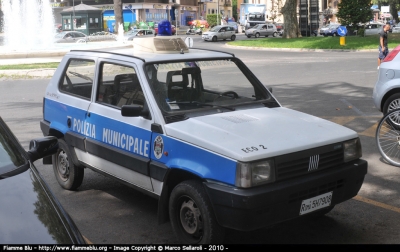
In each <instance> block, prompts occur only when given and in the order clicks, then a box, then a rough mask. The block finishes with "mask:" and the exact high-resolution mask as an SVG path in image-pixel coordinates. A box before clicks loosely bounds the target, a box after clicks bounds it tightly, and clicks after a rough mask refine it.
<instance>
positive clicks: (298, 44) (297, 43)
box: [227, 33, 400, 50]
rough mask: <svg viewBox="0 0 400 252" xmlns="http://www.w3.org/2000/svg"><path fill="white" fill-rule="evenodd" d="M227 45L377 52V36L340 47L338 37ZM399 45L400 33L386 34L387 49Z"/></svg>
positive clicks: (349, 40)
mask: <svg viewBox="0 0 400 252" xmlns="http://www.w3.org/2000/svg"><path fill="white" fill-rule="evenodd" d="M227 44H229V45H235V46H249V47H264V48H299V49H348V50H365V49H376V50H378V45H379V35H369V36H365V37H359V36H350V37H345V45H344V46H341V45H340V38H339V37H302V38H292V39H281V38H278V39H277V38H258V39H256V38H253V37H252V38H249V39H247V40H240V41H232V42H228V43H227ZM399 44H400V33H389V34H388V47H389V49H393V48H395V47H396V46H397V45H399Z"/></svg>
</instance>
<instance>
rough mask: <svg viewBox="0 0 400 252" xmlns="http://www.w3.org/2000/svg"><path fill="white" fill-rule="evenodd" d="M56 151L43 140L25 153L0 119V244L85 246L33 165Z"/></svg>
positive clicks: (52, 143)
mask: <svg viewBox="0 0 400 252" xmlns="http://www.w3.org/2000/svg"><path fill="white" fill-rule="evenodd" d="M57 149H58V142H57V138H56V137H42V138H37V139H34V140H32V141H31V142H30V147H29V151H28V152H26V151H25V150H24V149H23V147H22V146H21V145H20V143H19V142H18V140H17V138H16V137H15V136H14V134H13V133H12V132H11V130H10V129H9V128H8V126H7V125H6V123H5V122H4V121H3V119H2V118H1V117H0V219H1V225H0V244H85V240H84V239H83V236H82V235H81V233H80V232H79V230H78V229H77V227H76V225H75V224H74V222H73V221H72V219H71V218H70V217H69V215H68V214H67V213H66V212H65V210H64V209H63V208H62V206H61V204H60V203H59V202H58V200H57V199H56V198H55V196H54V195H53V193H52V192H51V190H50V188H49V187H48V186H47V184H46V182H45V181H44V180H43V178H42V176H41V175H40V173H39V171H38V170H37V169H36V167H35V166H34V164H33V162H34V161H35V160H38V159H40V158H43V157H45V156H49V155H52V154H54V153H56V152H57Z"/></svg>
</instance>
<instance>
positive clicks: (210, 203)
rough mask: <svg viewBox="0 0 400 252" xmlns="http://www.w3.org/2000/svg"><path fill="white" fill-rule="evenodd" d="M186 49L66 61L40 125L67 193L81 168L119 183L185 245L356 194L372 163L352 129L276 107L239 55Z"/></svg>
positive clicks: (169, 41)
mask: <svg viewBox="0 0 400 252" xmlns="http://www.w3.org/2000/svg"><path fill="white" fill-rule="evenodd" d="M223 27H230V26H223ZM223 27H217V29H216V30H215V32H219V29H222V28H223ZM230 28H231V29H232V34H233V35H235V34H234V30H233V28H232V27H230ZM187 42H188V44H189V45H187V44H185V42H184V41H183V40H182V38H181V37H177V36H171V37H167V36H160V37H152V38H151V37H148V38H142V39H134V40H133V43H134V46H133V48H131V49H126V48H125V49H120V50H113V51H109V50H106V51H93V50H92V51H91V50H87V51H86V50H85V51H82V50H79V51H74V50H72V51H70V52H68V53H67V54H65V56H64V57H63V59H62V60H61V62H60V64H59V65H58V69H57V70H56V71H55V74H54V75H53V76H52V79H51V80H50V81H49V84H48V86H47V88H46V91H44V92H43V94H44V98H43V119H42V120H41V121H40V128H41V129H42V132H43V134H44V135H45V136H48V135H55V136H58V137H59V150H58V151H57V153H56V154H55V155H53V159H52V163H53V170H54V174H55V176H56V179H57V181H58V183H59V184H60V186H61V187H62V188H64V189H66V190H75V189H77V188H79V186H80V185H81V184H82V182H83V181H84V180H83V177H84V170H85V168H90V169H92V170H94V171H96V172H99V173H101V174H103V175H105V176H108V177H110V178H113V179H116V180H118V181H120V182H122V183H123V184H125V185H128V186H130V187H132V188H135V189H137V190H138V191H140V192H142V193H144V194H146V195H149V196H150V197H153V198H154V199H156V200H157V201H158V207H157V209H158V211H157V213H158V217H156V216H155V217H154V218H157V219H158V223H160V224H161V223H165V222H167V221H170V222H171V225H172V231H173V232H174V233H175V235H176V237H177V238H178V239H179V243H184V244H195V243H200V244H222V243H223V241H224V234H225V229H227V228H231V229H235V230H239V231H253V230H257V229H260V228H264V227H268V226H271V225H280V224H281V223H282V222H284V221H289V220H293V219H296V218H306V217H307V216H308V217H309V218H311V217H312V216H314V217H316V216H321V215H324V214H326V213H328V212H330V211H331V210H333V209H334V207H335V205H337V204H340V203H342V202H345V201H347V200H350V199H351V198H353V197H354V196H356V195H357V193H358V191H359V190H360V188H361V186H362V184H363V181H364V177H365V175H366V174H367V168H368V163H367V161H365V160H363V159H361V156H362V150H361V142H360V139H359V137H358V134H357V133H356V132H355V131H353V130H351V129H349V128H346V127H343V126H341V125H338V124H335V123H333V122H330V121H328V120H325V119H322V118H317V117H315V116H312V115H307V114H305V113H300V112H298V111H295V110H292V109H289V108H284V107H282V106H281V104H280V103H279V102H278V100H276V98H275V97H274V96H273V95H272V93H271V91H270V90H269V89H268V88H267V87H266V86H264V84H263V83H262V81H261V80H260V79H258V78H257V76H256V75H255V74H254V73H253V72H252V71H251V70H250V69H249V67H248V66H246V64H245V63H244V62H243V61H242V60H240V59H239V58H237V57H236V56H235V55H234V54H232V53H226V52H222V51H215V50H208V49H195V48H189V47H190V44H191V43H190V39H188V40H187ZM192 42H193V41H192ZM66 162H67V163H68V164H69V166H68V167H66V166H65V163H66ZM82 193H83V192H77V193H74V197H80V194H82ZM137 203H138V204H140V202H137ZM94 214H95V213H94ZM110 214H113V213H110ZM104 218H106V216H105V217H104ZM304 225H305V226H306V225H307V223H306V222H304Z"/></svg>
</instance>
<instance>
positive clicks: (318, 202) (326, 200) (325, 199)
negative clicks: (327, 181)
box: [300, 192, 333, 215]
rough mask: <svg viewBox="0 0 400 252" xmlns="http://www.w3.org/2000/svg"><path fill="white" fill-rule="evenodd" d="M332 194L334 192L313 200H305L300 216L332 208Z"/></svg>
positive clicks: (302, 203)
mask: <svg viewBox="0 0 400 252" xmlns="http://www.w3.org/2000/svg"><path fill="white" fill-rule="evenodd" d="M332 194H333V192H328V193H324V194H321V195H318V196H315V197H313V198H309V199H306V200H303V202H301V206H300V215H303V214H307V213H310V212H313V211H316V210H318V209H321V208H324V207H328V206H330V205H331V202H332Z"/></svg>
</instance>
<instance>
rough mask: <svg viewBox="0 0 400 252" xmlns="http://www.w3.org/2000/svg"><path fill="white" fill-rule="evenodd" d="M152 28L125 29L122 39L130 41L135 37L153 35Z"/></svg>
mask: <svg viewBox="0 0 400 252" xmlns="http://www.w3.org/2000/svg"><path fill="white" fill-rule="evenodd" d="M154 35H155V33H154V30H150V29H133V30H130V31H127V32H126V33H125V34H124V40H127V41H132V40H133V39H134V38H137V37H149V36H154Z"/></svg>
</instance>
